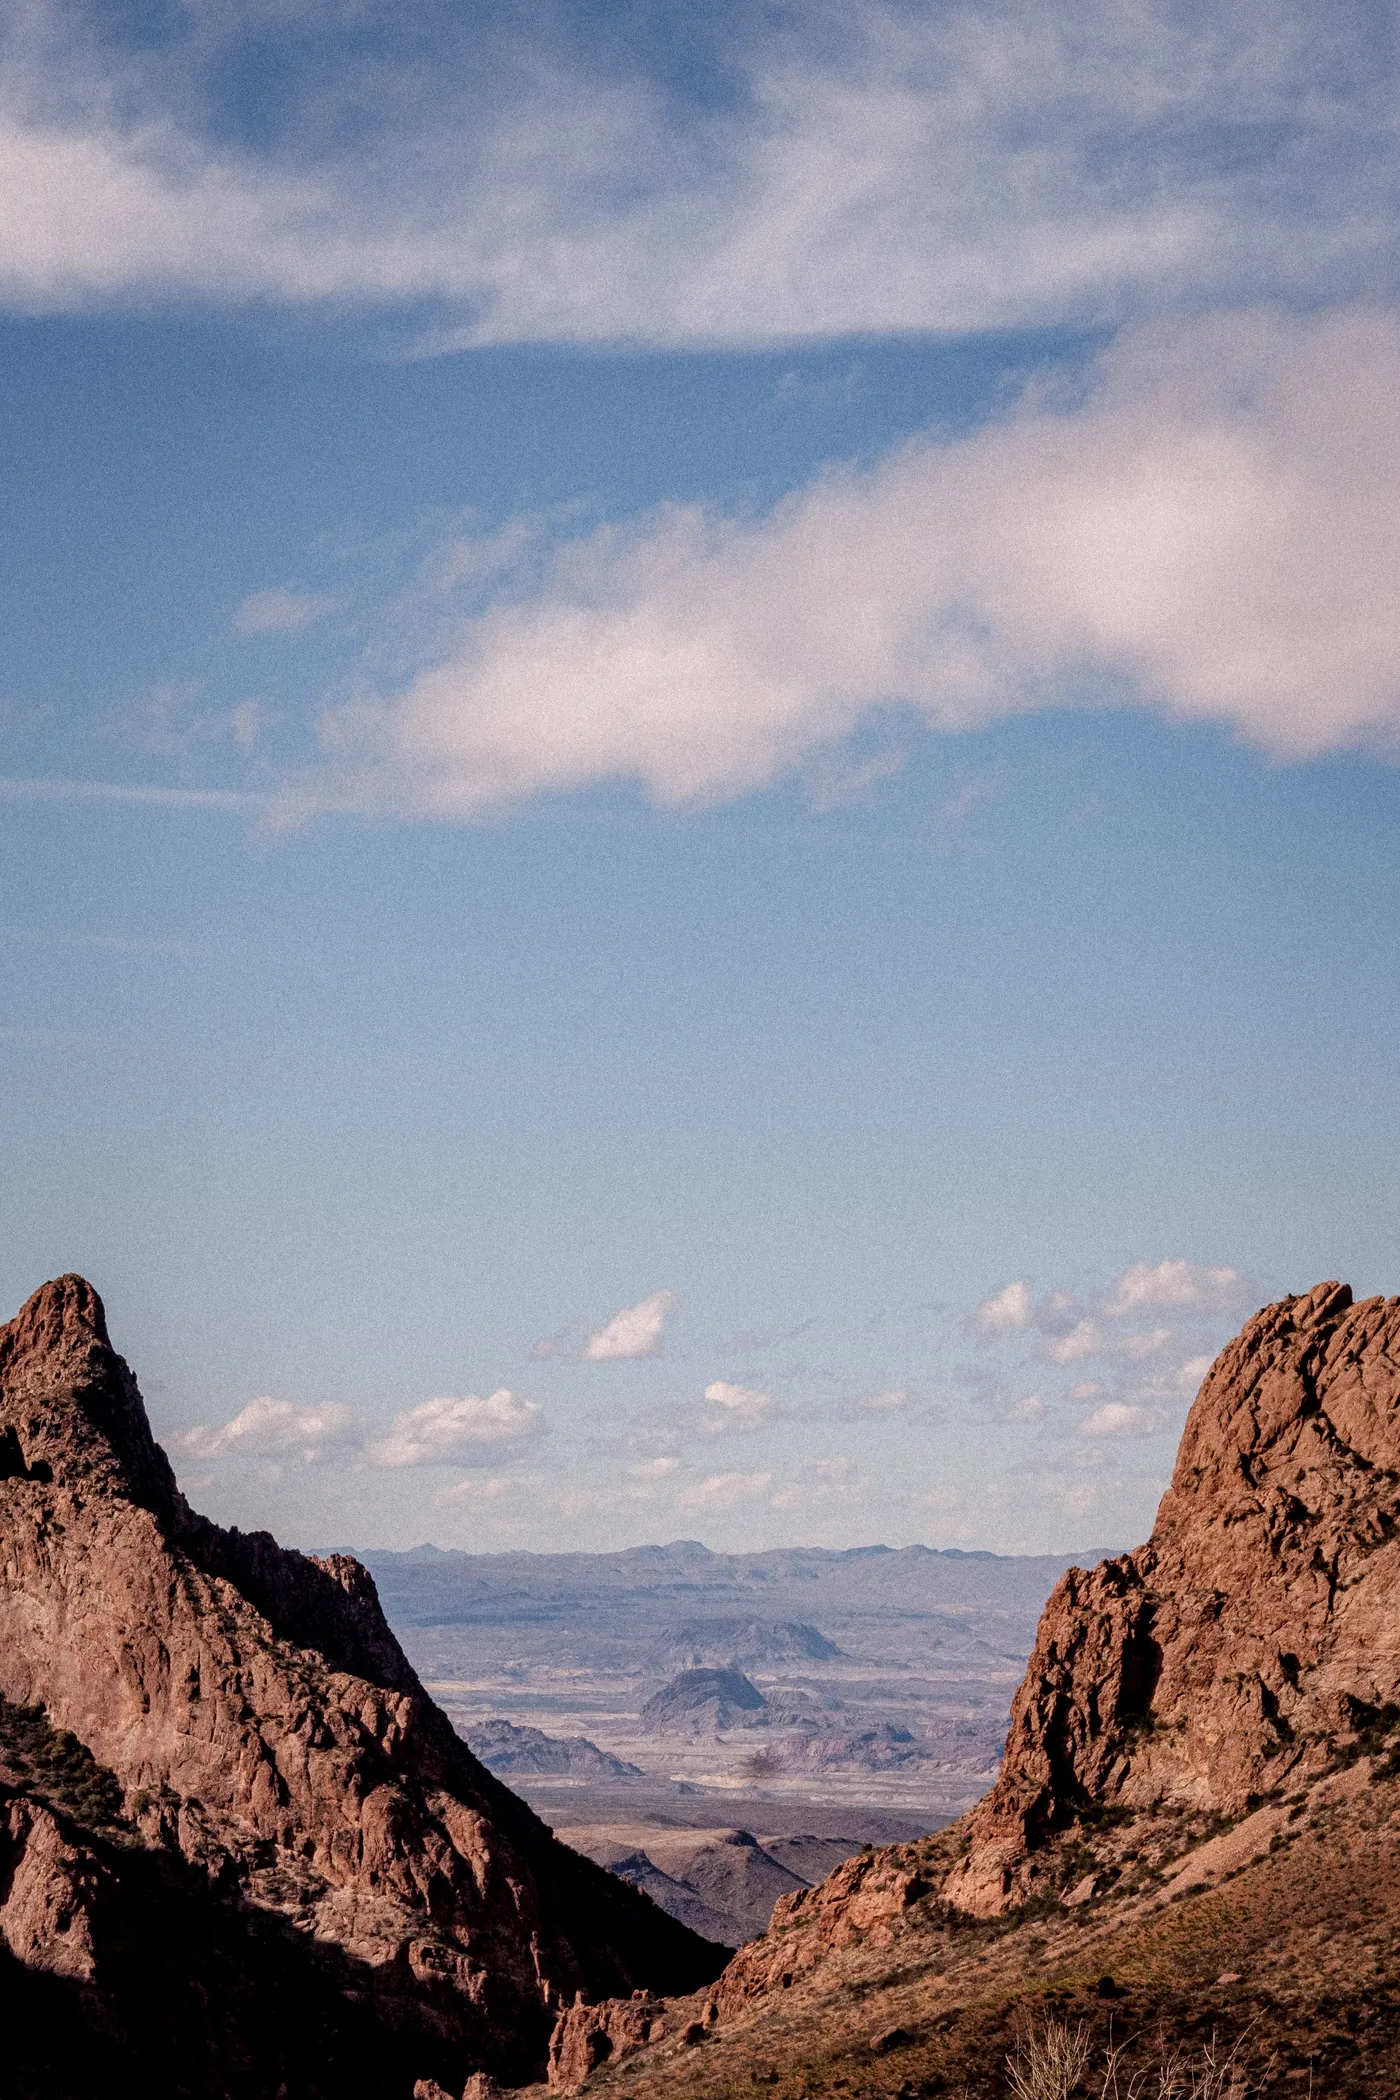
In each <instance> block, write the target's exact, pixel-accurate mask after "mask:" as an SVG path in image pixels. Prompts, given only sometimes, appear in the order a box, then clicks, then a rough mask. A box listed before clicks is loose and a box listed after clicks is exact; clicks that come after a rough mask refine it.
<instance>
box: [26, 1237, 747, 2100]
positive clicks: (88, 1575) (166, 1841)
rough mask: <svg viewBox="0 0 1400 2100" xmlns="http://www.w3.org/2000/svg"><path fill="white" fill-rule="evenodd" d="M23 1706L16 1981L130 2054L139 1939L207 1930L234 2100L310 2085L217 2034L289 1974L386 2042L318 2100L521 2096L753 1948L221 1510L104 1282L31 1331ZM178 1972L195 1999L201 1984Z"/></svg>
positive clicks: (366, 2051) (181, 1985)
mask: <svg viewBox="0 0 1400 2100" xmlns="http://www.w3.org/2000/svg"><path fill="white" fill-rule="evenodd" d="M0 1698H3V1700H4V1702H6V1703H5V1706H4V1708H3V1709H0V1723H4V1724H5V1725H3V1726H0V1851H3V1852H4V1855H5V1857H4V1860H3V1861H0V1867H3V1875H2V1876H0V1880H2V1881H3V1886H4V1888H5V1890H6V1891H7V1893H6V1894H5V1896H4V1898H3V1903H2V1904H0V1932H2V1933H3V1936H4V1942H5V1947H6V1948H7V1949H8V1952H9V1956H10V1957H11V1961H12V1964H13V1965H16V1966H15V1969H14V1973H11V1972H10V1971H9V1970H6V1971H5V1972H4V1975H3V1976H0V1982H4V1983H5V1988H6V1989H7V1990H8V1991H9V1993H10V1999H11V2000H12V2001H13V2003H14V2004H16V2005H17V2006H19V2007H20V2008H21V2009H23V2008H24V2007H25V2006H27V2005H28V2004H29V2003H30V2001H31V1999H33V1997H34V1991H35V1989H36V1988H39V1986H38V1985H37V1983H36V1979H37V1978H39V1977H46V1978H48V1979H50V1981H51V1982H52V1983H54V1984H55V1985H57V1984H58V1983H59V1982H61V1981H62V1980H67V1981H68V1982H70V1983H74V1982H76V1983H77V1984H80V1985H81V1986H82V1988H83V1991H84V1992H85V1995H84V1997H83V1999H82V2005H83V2006H85V2007H86V2008H87V2012H88V2013H89V2014H92V2013H93V2007H94V2006H97V2007H98V2011H97V2013H95V2014H93V2018H94V2019H95V2020H96V2022H97V2026H98V2027H102V2026H103V2025H104V2023H105V2030H106V2031H107V2032H108V2033H109V2035H112V2036H116V2037H118V2038H120V2036H121V2035H122V2034H123V2033H124V2032H127V2031H128V2028H129V2022H130V2019H132V2018H135V2017H136V2015H135V2013H134V2012H133V2011H132V2008H131V2005H130V2004H129V2003H128V2002H127V2000H126V1999H125V1998H124V1997H123V1983H124V1980H128V1979H129V1972H130V1956H131V1950H132V1948H133V1946H135V1945H137V1944H139V1943H140V1941H141V1939H142V1937H143V1936H145V1935H149V1933H150V1932H151V1930H152V1927H153V1926H154V1929H155V1932H156V1937H157V1939H158V1940H159V1939H160V1938H161V1936H162V1928H161V1923H160V1921H161V1919H162V1918H165V1919H168V1920H170V1921H172V1922H173V1921H175V1920H179V1921H180V1926H179V1932H178V1934H177V1935H176V1939H177V1941H183V1942H184V1944H186V1945H188V1946H190V1947H194V1946H196V1945H197V1944H202V1945H204V1946H205V1947H206V1948H207V1947H208V1946H209V1945H212V1944H214V1943H217V1944H218V1945H219V1946H220V1947H221V1948H222V1950H223V1958H221V1959H220V1960H219V1961H217V1962H215V1963H214V1966H213V1967H212V1969H209V1970H207V1971H206V1972H205V1976H204V1981H203V1983H202V1985H201V1986H200V1988H202V1989H203V1992H204V1997H205V2005H204V2011H203V2015H202V2018H200V2019H195V2020H193V2021H192V2023H191V2034H194V2033H195V2032H200V2033H202V2034H203V2035H204V2037H205V2038H206V2039H205V2046H206V2048H207V2049H208V2051H209V2060H208V2063H207V2064H206V2065H205V2066H204V2067H203V2069H202V2070H201V2074H200V2076H199V2077H198V2078H197V2079H195V2080H194V2081H193V2082H194V2083H196V2084H198V2086H199V2089H200V2090H201V2091H203V2092H207V2093H211V2094H215V2093H222V2092H229V2093H233V2092H239V2093H243V2092H247V2093H250V2094H251V2093H254V2092H257V2093H262V2092H265V2091H270V2090H276V2088H277V2086H278V2084H279V2083H286V2082H287V2072H286V2069H285V2067H284V2068H283V2069H282V2070H277V2071H274V2070H271V2069H270V2068H269V2065H270V2063H271V2061H272V2059H271V2058H269V2057H267V2056H264V2057H263V2058H260V2059H258V2060H257V2061H256V2062H253V2061H251V2060H249V2061H245V2060H244V2059H245V2058H246V2057H247V2051H246V2049H245V2050H244V2051H242V2053H241V2054H240V2051H239V2050H237V2049H228V2050H223V2049H220V2048H219V2047H218V2046H217V2041H218V2037H219V2035H220V2033H221V2031H223V2030H228V2031H229V2032H233V2031H235V2030H237V2029H238V2028H239V2019H238V2017H236V2016H235V2015H236V2002H237V2000H238V1999H239V1995H240V1992H243V1991H244V1990H245V1986H246V1985H247V1983H248V1979H249V1978H251V1977H252V1976H253V1975H254V1972H255V1971H258V1965H259V1963H262V1966H263V1968H266V1969H268V1970H269V1972H270V1971H271V1970H276V1972H277V1975H278V1977H279V1978H280V1979H281V1982H282V1983H283V1984H285V1986H286V1988H287V1989H289V1990H292V1991H293V1994H294V1995H295V1991H296V1989H297V1988H300V1990H301V1994H302V1998H303V2001H304V2003H305V2006H306V2024H307V2027H308V2031H313V2032H314V2030H315V2029H316V2024H317V2011H316V2008H317V2006H318V2005H320V2004H321V2002H322V2000H326V2002H330V1999H334V2000H335V2002H336V2003H337V2004H338V2006H339V2011H340V2016H341V2023H342V2026H343V2027H344V2029H345V2030H346V2032H347V2033H349V2032H359V2031H362V2035H361V2045H360V2046H358V2047H356V2048H355V2049H353V2050H351V2051H349V2052H347V2051H346V2050H344V2049H331V2050H329V2051H328V2052H327V2053H326V2058H325V2062H326V2066H327V2068H326V2070H325V2077H326V2079H327V2080H328V2081H329V2083H328V2084H323V2083H322V2082H321V2080H320V2079H318V2078H317V2077H316V2076H315V2074H314V2072H313V2071H312V2070H310V2069H309V2068H308V2067H307V2065H306V2064H305V2063H303V2064H302V2066H301V2069H300V2070H298V2069H296V2068H295V2067H293V2070H292V2073H291V2083H290V2084H289V2085H288V2090H289V2091H291V2092H305V2093H308V2094H309V2093H312V2092H320V2091H322V2090H329V2089H331V2088H332V2087H334V2089H336V2090H337V2091H339V2092H341V2093H345V2092H360V2091H362V2090H364V2091H368V2090H371V2089H372V2090H375V2091H377V2092H382V2093H383V2094H384V2095H385V2096H386V2100H392V2096H393V2094H394V2093H395V2092H396V2091H401V2092H402V2093H403V2094H404V2095H405V2096H406V2095H407V2093H408V2092H409V2091H411V2089H412V2085H413V2082H414V2079H415V2077H418V2076H422V2075H425V2074H427V2075H431V2076H434V2077H439V2078H444V2079H445V2080H446V2082H447V2083H448V2084H449V2085H452V2086H453V2087H454V2088H456V2087H460V2086H461V2084H462V2081H463V2078H464V2077H465V2076H466V2075H467V2074H468V2073H469V2072H474V2071H477V2070H484V2071H487V2072H490V2073H492V2074H493V2075H497V2076H500V2077H504V2078H506V2079H509V2080H512V2081H516V2082H518V2081H519V2080H520V2079H522V2078H525V2077H528V2076H530V2075H533V2074H535V2073H536V2072H538V2071H539V2070H540V2069H541V2068H542V2067H543V2063H544V2058H545V2052H546V2047H547V2041H548V2036H549V2033H550V2031H551V2029H552V2026H553V2024H554V2021H555V2018H556V2016H557V2013H558V2011H559V2009H560V2008H561V2007H563V2006H566V2005H568V2004H570V2003H572V2002H573V2001H574V1999H575V1998H576V1996H577V1995H578V1994H579V1993H580V1992H582V1993H583V1994H584V1995H585V1996H586V1997H590V1998H603V1997H606V1996H609V1995H612V1994H617V1993H619V1992H622V1993H627V1992H630V1991H632V1990H634V1989H637V1988H639V1987H645V1988H648V1989H653V1990H654V1989H666V1990H673V1991H674V1990H682V1991H683V1990H687V1989H690V1988H693V1987H694V1986H695V1985H696V1984H698V1983H701V1982H703V1981H704V1980H705V1979H706V1977H708V1976H710V1975H713V1973H714V1972H715V1970H716V1968H717V1967H718V1965H719V1961H720V1959H721V1958H722V1957H721V1956H720V1954H719V1952H718V1950H716V1949H713V1948H711V1947H709V1946H707V1945H706V1944H705V1943H704V1942H702V1941H700V1940H698V1939H697V1938H696V1937H695V1936H694V1935H692V1934H690V1933H688V1932H687V1931H685V1930H684V1929H683V1928H682V1927H680V1926H679V1925H677V1924H676V1923H674V1921H672V1920H671V1919H669V1918H667V1917H665V1916H664V1915H662V1914H661V1913H659V1912H658V1911H657V1910H656V1909H655V1907H654V1906H653V1905H652V1904H650V1903H649V1902H648V1901H646V1899H645V1898H643V1897H642V1896H640V1895H639V1894H638V1893H637V1892H636V1891H634V1890H632V1889H630V1888H628V1887H627V1886H626V1885H625V1884H623V1883H620V1882H618V1881H616V1880H615V1879H613V1878H612V1877H611V1876H609V1875H607V1874H605V1873H603V1872H601V1871H600V1870H599V1869H598V1868H596V1867H595V1866H594V1865H593V1864H592V1863H591V1862H590V1861H588V1860H585V1859H582V1858H580V1857H579V1855H577V1854H576V1853H574V1852H571V1851H570V1850H569V1849H568V1848H566V1847H565V1846H563V1845H561V1844H559V1843H557V1842H556V1841H555V1840H554V1839H553V1838H552V1837H551V1835H550V1833H549V1832H548V1830H547V1829H546V1828H545V1827H544V1825H542V1824H541V1823H540V1822H538V1821H537V1820H536V1818H535V1817H534V1816H533V1815H532V1814H531V1812H530V1811H529V1810H528V1809H527V1808H526V1807H525V1805H524V1804H523V1803H522V1802H520V1801H518V1800H517V1799H516V1798H515V1797H514V1796H513V1795H511V1794H510V1793H509V1792H507V1790H506V1789H505V1788H504V1787H503V1786H502V1785H501V1784H500V1783H499V1781H497V1780H495V1779H494V1778H493V1777H492V1776H491V1774H490V1773H489V1772H487V1771H486V1770H485V1769H484V1768H483V1767H482V1766H481V1765H480V1764H479V1763H478V1762H477V1760H476V1759H475V1758H474V1757H473V1756H472V1755H471V1753H470V1752H469V1750H468V1749H467V1747H466V1745H465V1744H464V1743H462V1742H461V1741H460V1740H459V1739H458V1738H457V1736H456V1735H455V1734H454V1732H453V1730H452V1728H451V1727H450V1725H449V1724H448V1722H447V1720H446V1718H445V1716H443V1715H442V1713H441V1712H440V1711H439V1710H438V1709H437V1708H436V1707H435V1706H433V1704H432V1703H431V1701H430V1700H429V1699H428V1698H427V1696H426V1694H425V1693H424V1692H423V1690H422V1687H421V1686H420V1684H419V1683H418V1680H417V1678H416V1676H415V1675H414V1672H413V1670H412V1669H411V1668H410V1666H409V1664H408V1662H407V1660H406V1659H405V1657H404V1655H403V1653H402V1651H401V1649H400V1648H399V1646H398V1643H397V1641H396V1640H395V1639H394V1637H393V1635H392V1634H391V1632H390V1631H389V1628H388V1626H387V1624H386V1623H385V1620H384V1618H383V1615H382V1613H381V1611H380V1609H379V1605H378V1600H377V1597H376V1595H375V1590H374V1585H373V1583H372V1581H371V1580H370V1577H369V1576H368V1574H367V1573H366V1572H365V1570H364V1569H363V1568H362V1567H360V1566H359V1564H358V1563H357V1562H355V1561H353V1560H351V1559H349V1558H347V1557H345V1556H343V1555H332V1556H330V1557H328V1558H327V1559H325V1560H319V1561H318V1560H313V1559H310V1558H307V1557H305V1556H303V1555H301V1554H298V1553H292V1552H286V1551H284V1550H283V1549H281V1548H279V1547H278V1546H277V1545H276V1544H275V1542H274V1541H273V1540H272V1539H271V1538H270V1537H269V1536H268V1535H267V1534H265V1533H256V1534H253V1535H251V1536H245V1535H244V1534H241V1533H239V1532H237V1531H225V1530H221V1529H220V1528H219V1527H218V1526H216V1525H214V1524H211V1523H209V1522H208V1521H207V1520H205V1519H204V1518H201V1517H199V1516H197V1515H195V1514H194V1512H193V1511H191V1510H190V1508H189V1506H188V1504H187V1503H186V1502H185V1500H184V1498H183V1497H182V1496H181V1495H180V1493H179V1491H178V1490H177V1488H176V1486H175V1481H174V1477H173V1475H172V1473H171V1471H170V1467H169V1465H168V1463H167V1461H166V1459H165V1456H164V1454H163V1453H162V1452H161V1451H160V1449H159V1448H158V1446H157V1445H156V1443H155V1441H154V1439H153V1437H152V1435H151V1432H150V1427H149V1424H148V1422H147V1420H146V1414H145V1410H144V1407H143V1405H142V1402H141V1398H140V1394H139V1392H138V1390H137V1387H136V1382H135V1380H134V1378H133V1377H132V1375H131V1372H130V1371H129V1370H128V1368H127V1366H126V1365H125V1364H124V1363H123V1362H122V1360H121V1359H120V1358H119V1357H118V1356H117V1355H116V1354H115V1353H114V1352H113V1350H112V1348H111V1346H110V1343H109V1341H108V1338H107V1331H106V1325H105V1321H104V1316H103V1310H102V1306H101V1303H100V1301H99V1299H98V1297H97V1295H96V1293H95V1292H94V1291H93V1290H92V1288H91V1286H90V1285H88V1284H87V1283H85V1282H84V1281H83V1280H82V1279H81V1278H80V1277H76V1276H65V1277H61V1278H60V1279H59V1280H58V1281H57V1282H55V1283H51V1284H46V1285H45V1286H44V1288H43V1289H42V1290H40V1291H39V1292H37V1293H36V1294H35V1296H34V1297H33V1298H31V1299H30V1300H29V1302H28V1304H27V1305H26V1306H25V1307H24V1308H23V1310H22V1311H21V1312H20V1314H19V1315H18V1317H17V1318H16V1319H14V1320H12V1321H11V1322H10V1323H9V1325H8V1326H6V1327H3V1328H0ZM49 1738H51V1740H47V1739H49ZM36 1746H37V1747H36ZM65 1758H66V1759H67V1761H68V1764H69V1765H70V1766H71V1765H74V1761H75V1759H76V1765H77V1766H78V1767H82V1768H83V1771H84V1772H85V1773H86V1780H85V1784H86V1793H84V1792H83V1786H82V1785H80V1784H79V1779H80V1778H81V1777H82V1773H79V1775H78V1777H77V1778H73V1780H72V1785H71V1786H70V1787H69V1790H68V1792H67V1793H64V1792H63V1790H62V1788H61V1787H60V1788H59V1790H58V1793H57V1794H55V1791H54V1787H53V1786H52V1785H49V1784H48V1781H47V1780H46V1778H45V1775H46V1774H50V1775H51V1774H52V1772H53V1771H55V1770H57V1769H58V1768H59V1767H60V1766H62V1765H63V1762H64V1759H65ZM70 1777H71V1775H70ZM215 1913H217V1915H215ZM231 1948H232V1949H233V1950H234V1951H233V1953H230V1951H229V1950H230V1949H231ZM250 1950H252V1951H250ZM159 1955H160V1958H159V1960H155V1957H154V1956H152V1955H151V1954H150V1953H149V1943H148V1951H147V1967H148V1971H150V1970H151V1968H152V1964H154V1968H155V1969H159V1968H160V1966H161V1963H162V1962H163V1963H164V1966H165V1968H166V1969H167V1970H169V1971H170V1978H171V1980H170V1984H169V1988H170V1990H171V1992H172V1993H173V1994H174V1997H175V1998H176V1999H178V1998H179V1995H180V1992H181V1991H182V1990H184V1989H185V1988H186V1987H187V1986H191V1987H192V1986H193V1984H194V1982H195V1981H196V1980H197V1976H198V1972H196V1976H195V1977H190V1976H186V1975H185V1974H184V1971H183V1970H182V1969H181V1948H180V1945H179V1944H175V1943H167V1944H164V1945H163V1946H161V1948H160V1950H159ZM124 1964H125V1966H124ZM3 1966H4V1965H3V1961H0V1969H3ZM259 1973H260V1971H259ZM279 1987H280V1985H279ZM270 1988H271V1987H270ZM221 1991H222V1992H223V1993H224V1999H226V2000H227V2004H223V2002H222V2001H221V2000H220V1999H219V1993H220V1992H221ZM104 1992H105V1994H106V1995H105V1997H104V1995H103V1994H104ZM94 1993H96V1994H97V1995H96V1996H94ZM16 1994H17V1995H16ZM327 1994H329V1998H328V1996H327ZM40 1995H41V1996H42V1989H41V1990H40ZM271 1995H272V1997H273V1998H275V1997H276V1995H277V1991H276V1989H272V1990H271ZM99 2001H100V2004H99ZM230 2007H233V2008H234V2011H232V2012H231V2011H230V2010H229V2008H230ZM84 2017H87V2014H85V2015H84ZM124 2022H125V2023H127V2025H126V2026H124ZM89 2024H90V2025H91V2021H90V2022H89ZM177 2024H178V2022H177ZM244 2024H245V2025H248V2024H249V2023H246V2022H245V2023H244ZM290 2025H291V2023H289V2032H290ZM258 2026H259V2022H258V2021H256V2020H255V2021H253V2022H251V2028H250V2031H254V2032H256V2030H257V2029H258ZM130 2032H132V2033H134V2032H135V2029H130ZM386 2037H389V2038H392V2045H393V2046H392V2048H391V2049H389V2051H388V2054H387V2055H386V2053H385V2046H387V2044H386V2045H385V2046H381V2043H384V2041H385V2038H386ZM211 2038H212V2039H211ZM94 2046H95V2047H96V2046H98V2045H97V2044H96V2043H95V2044H94ZM113 2046H114V2047H115V2046H117V2043H116V2042H114V2043H113ZM191 2046H193V2043H192V2044H191ZM287 2046H289V2044H288V2042H287V2037H286V2036H283V2037H282V2038H281V2039H280V2040H279V2039H278V2038H277V2037H275V2036H273V2037H271V2038H270V2039H269V2043H268V2047H269V2048H270V2049H272V2050H273V2053H274V2055H275V2053H276V2049H278V2048H285V2047H287ZM295 2053H296V2052H295V2049H294V2050H293V2054H295ZM99 2054H100V2050H99ZM313 2054H314V2052H313ZM332 2064H333V2065H334V2069H333V2071H332V2069H331V2068H330V2067H331V2066H332ZM298 2081H299V2082H298ZM63 2089H64V2088H63V2087H62V2085H61V2083H55V2082H54V2081H53V2079H52V2078H51V2079H50V2080H49V2083H48V2084H47V2086H44V2085H42V2084H41V2085H40V2086H39V2087H38V2088H36V2090H46V2091H47V2092H48V2093H50V2094H54V2095H56V2094H58V2093H60V2092H61V2091H62V2090H63ZM147 2089H148V2090H150V2091H153V2092H154V2091H156V2090H159V2089H160V2086H159V2078H158V2077H157V2076H156V2075H155V2073H152V2074H151V2076H150V2077H149V2078H148V2080H147Z"/></svg>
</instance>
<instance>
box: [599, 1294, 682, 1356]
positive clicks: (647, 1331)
mask: <svg viewBox="0 0 1400 2100" xmlns="http://www.w3.org/2000/svg"><path fill="white" fill-rule="evenodd" d="M678 1302H679V1301H678V1299H677V1297H676V1294H675V1292H674V1291H653V1292H652V1294H651V1296H650V1297H649V1298H643V1299H641V1300H640V1301H639V1303H638V1304H636V1305H627V1306H624V1307H623V1309H622V1311H621V1312H620V1313H614V1314H613V1316H612V1318H611V1319H610V1320H609V1321H608V1323H607V1325H606V1326H605V1327H600V1328H599V1329H598V1332H597V1333H596V1334H591V1335H590V1336H589V1337H588V1340H587V1341H586V1342H585V1343H584V1345H583V1355H584V1360H585V1361H586V1362H587V1363H591V1364H609V1363H623V1362H631V1361H635V1360H636V1359H637V1358H638V1357H643V1356H655V1354H656V1352H657V1350H658V1349H659V1348H660V1346H661V1330H662V1329H663V1327H664V1326H665V1324H666V1315H667V1313H669V1312H670V1311H671V1310H672V1308H673V1307H674V1306H675V1305H676V1304H677V1303H678Z"/></svg>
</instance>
